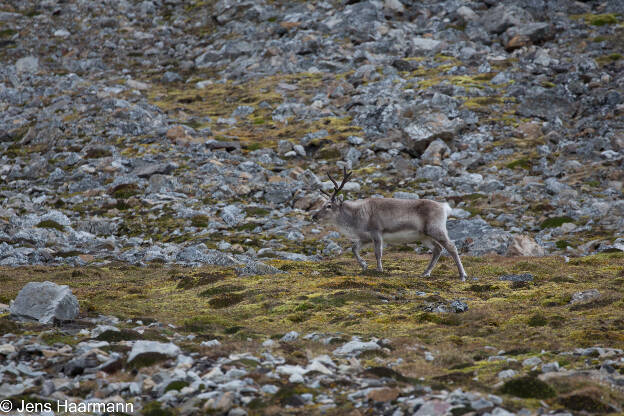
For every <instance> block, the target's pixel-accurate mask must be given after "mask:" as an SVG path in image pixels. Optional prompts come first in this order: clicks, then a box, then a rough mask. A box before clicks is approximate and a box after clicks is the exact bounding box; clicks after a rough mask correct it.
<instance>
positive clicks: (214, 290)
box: [199, 284, 245, 297]
mask: <svg viewBox="0 0 624 416" xmlns="http://www.w3.org/2000/svg"><path fill="white" fill-rule="evenodd" d="M244 289H245V287H244V286H237V285H229V284H225V285H221V286H215V287H211V288H210V289H206V290H204V291H203V292H201V293H200V294H199V296H201V297H207V296H214V295H221V294H223V293H230V292H239V291H241V290H244Z"/></svg>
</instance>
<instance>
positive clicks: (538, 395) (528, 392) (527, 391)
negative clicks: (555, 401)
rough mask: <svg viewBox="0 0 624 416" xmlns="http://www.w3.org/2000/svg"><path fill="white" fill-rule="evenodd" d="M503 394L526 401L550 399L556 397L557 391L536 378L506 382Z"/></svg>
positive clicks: (525, 377) (529, 377)
mask: <svg viewBox="0 0 624 416" xmlns="http://www.w3.org/2000/svg"><path fill="white" fill-rule="evenodd" d="M501 393H503V394H509V395H511V396H516V397H522V398H525V399H548V398H551V397H553V396H555V390H554V389H553V388H552V387H551V386H550V385H548V384H547V383H545V382H543V381H541V380H540V379H538V378H537V377H534V376H524V377H518V378H515V379H513V380H509V381H506V382H505V384H504V385H503V387H502V388H501Z"/></svg>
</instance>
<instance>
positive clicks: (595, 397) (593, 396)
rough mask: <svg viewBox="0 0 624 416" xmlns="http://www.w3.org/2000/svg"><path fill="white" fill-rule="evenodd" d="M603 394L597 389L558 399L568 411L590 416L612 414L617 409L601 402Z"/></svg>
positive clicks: (570, 394)
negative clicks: (584, 413) (593, 415)
mask: <svg viewBox="0 0 624 416" xmlns="http://www.w3.org/2000/svg"><path fill="white" fill-rule="evenodd" d="M601 396H603V393H602V392H601V391H599V390H598V389H595V388H587V389H582V390H578V391H575V392H572V393H569V394H566V395H565V396H563V397H559V398H558V399H557V403H559V404H560V405H562V406H564V407H565V408H566V409H569V410H574V411H577V412H588V413H589V414H597V413H611V412H613V411H615V409H614V408H613V407H611V406H609V405H608V404H606V403H604V402H603V401H602V400H601Z"/></svg>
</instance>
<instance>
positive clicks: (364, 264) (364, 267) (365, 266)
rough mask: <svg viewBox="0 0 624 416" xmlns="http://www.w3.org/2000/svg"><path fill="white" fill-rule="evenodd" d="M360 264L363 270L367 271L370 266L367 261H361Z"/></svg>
mask: <svg viewBox="0 0 624 416" xmlns="http://www.w3.org/2000/svg"><path fill="white" fill-rule="evenodd" d="M360 266H362V271H363V272H365V271H366V269H367V268H368V264H366V263H361V264H360Z"/></svg>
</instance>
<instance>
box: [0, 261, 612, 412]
mask: <svg viewBox="0 0 624 416" xmlns="http://www.w3.org/2000/svg"><path fill="white" fill-rule="evenodd" d="M366 257H367V260H368V261H369V263H372V260H373V259H372V253H370V252H369V253H367V254H366ZM463 260H464V264H465V267H466V270H467V271H468V273H469V275H470V276H471V278H470V279H469V280H468V281H466V282H460V281H459V280H458V278H457V276H456V269H455V266H454V264H453V263H452V261H451V260H450V259H448V258H443V259H442V260H441V262H440V264H439V265H438V267H437V268H436V269H435V271H434V273H433V276H432V277H430V278H422V277H420V276H419V275H420V273H421V272H422V270H423V269H424V268H425V266H426V263H427V262H428V256H424V255H416V254H412V253H407V252H405V251H403V250H398V249H394V250H390V251H389V252H388V253H387V254H386V256H385V258H384V265H385V267H386V270H387V271H386V272H384V273H377V272H373V271H368V272H366V273H362V272H361V271H360V270H359V268H358V267H357V264H356V262H355V261H354V260H353V259H352V258H351V256H350V255H344V256H342V257H339V258H336V259H333V260H326V261H322V262H319V263H311V262H289V261H279V260H275V261H271V263H272V264H273V265H274V266H276V267H278V268H281V269H282V270H284V271H286V273H284V274H280V275H273V276H249V277H237V276H235V275H234V273H232V271H231V270H229V269H223V270H221V271H220V270H216V269H215V267H212V266H211V267H205V268H204V267H201V268H196V269H193V268H183V267H179V266H170V267H166V266H161V267H148V268H140V267H132V266H126V265H120V266H115V267H113V266H111V267H88V268H70V267H62V266H61V267H41V266H34V267H23V268H2V269H0V281H1V282H2V284H3V293H2V295H3V296H2V299H0V301H3V302H8V300H10V299H13V298H14V297H15V296H16V295H17V293H18V291H19V289H20V288H21V287H23V285H24V284H25V283H26V282H28V281H33V280H35V281H43V280H51V281H53V282H55V283H58V284H67V285H69V286H70V287H71V288H72V290H73V292H74V293H75V294H76V295H77V296H78V299H79V300H80V303H81V310H82V311H83V312H82V313H83V314H88V315H97V314H112V315H116V316H119V317H120V318H137V319H144V320H152V319H155V320H158V321H161V322H163V323H172V324H174V325H177V326H178V329H177V330H178V331H180V332H182V333H186V332H193V333H196V334H198V335H199V336H198V338H197V340H198V341H201V340H205V339H212V338H214V337H217V338H219V339H221V340H222V343H224V346H223V347H221V348H234V347H231V345H237V346H238V347H241V346H242V348H245V349H248V350H249V349H254V348H258V345H259V344H260V343H259V342H258V341H261V340H263V339H266V338H268V337H272V338H279V337H280V336H281V335H282V334H283V333H285V332H287V331H290V330H296V331H298V332H299V333H302V334H306V333H310V332H318V333H325V334H338V338H339V339H340V340H342V341H341V342H344V341H347V340H349V339H350V337H351V336H352V335H359V336H362V337H364V338H367V337H372V336H375V337H378V338H389V339H391V340H392V343H391V352H390V353H389V354H385V353H384V354H371V355H370V356H366V355H365V356H363V357H362V361H363V364H364V365H366V366H370V367H376V366H379V365H380V364H383V363H386V362H390V361H392V360H395V359H396V358H398V357H401V358H403V359H404V362H403V364H401V365H399V366H397V367H395V370H396V371H398V372H399V373H400V374H401V375H402V377H408V378H410V379H417V378H421V377H422V378H424V379H425V380H429V382H431V383H434V384H435V385H444V386H447V387H457V386H464V387H466V388H476V389H481V390H485V391H495V390H496V389H492V387H491V386H492V385H494V384H496V383H497V381H498V380H497V378H496V375H497V374H498V372H500V371H501V370H504V369H507V368H513V365H511V364H509V363H507V362H506V361H494V362H488V361H487V357H488V356H489V355H492V354H496V351H498V350H505V351H507V356H509V357H513V358H516V359H517V360H519V361H520V362H521V361H522V360H523V359H524V358H527V357H530V356H534V355H539V356H541V357H542V359H543V360H544V361H545V362H548V361H554V360H558V361H559V363H560V364H561V365H562V366H565V367H566V368H567V369H572V368H575V367H576V366H583V365H585V364H584V361H583V360H584V359H583V358H580V357H579V358H575V357H574V356H569V355H568V356H565V359H564V358H562V357H561V356H558V355H556V352H559V351H570V350H573V349H575V348H579V347H588V346H594V345H600V346H604V347H617V348H622V347H624V331H623V330H624V307H623V306H624V301H623V297H622V295H623V292H624V254H622V253H609V254H601V255H595V256H590V257H584V258H578V259H573V260H571V261H569V262H568V263H566V262H564V260H563V258H561V257H545V258H505V257H498V256H492V257H482V258H477V257H467V256H466V257H464V258H463ZM508 273H531V274H533V275H534V276H535V279H534V281H533V282H529V283H527V284H523V285H514V284H513V283H510V282H503V281H500V280H498V277H499V276H500V275H502V274H508ZM472 277H476V278H478V280H474V279H473V278H472ZM588 289H598V290H599V291H600V293H601V297H600V298H598V299H593V300H591V301H589V302H587V303H583V304H574V305H571V304H570V303H569V301H570V299H571V296H572V294H574V293H576V292H580V291H584V290H588ZM418 292H425V293H426V295H425V296H422V293H418ZM452 299H462V300H464V301H465V302H467V304H468V305H469V310H468V311H467V312H465V313H461V314H433V313H429V312H425V311H424V306H425V305H426V304H427V303H430V302H439V301H442V300H447V301H448V300H452ZM0 322H5V323H7V322H8V321H7V318H6V317H4V318H0ZM5 326H6V325H4V326H3V325H0V329H1V330H2V332H5V330H10V331H15V330H16V328H15V327H14V325H11V327H10V328H8V327H6V328H5ZM23 329H24V330H29V329H28V328H23ZM30 330H33V329H32V328H31V329H30ZM128 334H131V333H130V332H128ZM131 335H133V334H131ZM296 344H298V345H296V347H295V348H294V349H292V348H290V349H288V351H285V352H287V353H289V354H290V353H292V354H294V352H296V351H297V350H299V351H303V350H308V351H314V350H318V351H317V352H319V353H320V352H328V351H331V350H332V349H334V348H335V347H336V345H329V346H325V345H321V344H318V343H312V342H307V341H297V343H296ZM421 346H423V347H424V348H426V349H427V350H429V351H432V352H433V354H434V356H435V357H436V358H435V360H434V361H433V362H427V361H425V360H424V357H423V353H422V349H421V348H420V347H421ZM490 347H491V348H490ZM190 348H193V349H197V348H199V347H198V346H196V345H195V346H190ZM542 350H544V351H547V353H543V352H542ZM492 351H494V352H492ZM292 354H291V355H292ZM301 358H305V354H304V355H302V356H301V357H297V356H296V354H294V355H292V359H293V360H295V361H296V360H301ZM488 386H490V387H488ZM513 400H521V401H524V402H523V403H524V404H523V405H527V403H525V402H527V401H528V402H529V404H530V402H531V400H535V399H513ZM553 400H555V399H553Z"/></svg>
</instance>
